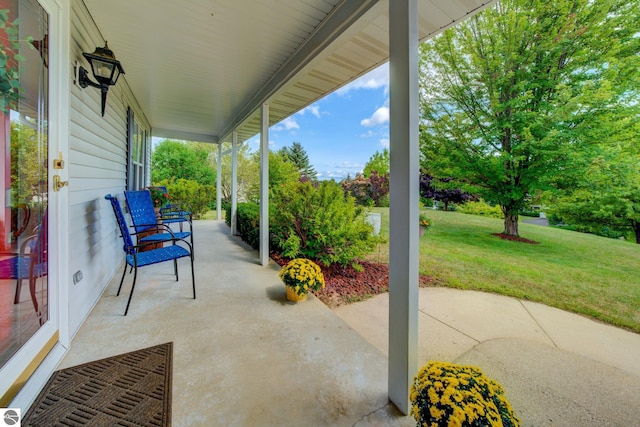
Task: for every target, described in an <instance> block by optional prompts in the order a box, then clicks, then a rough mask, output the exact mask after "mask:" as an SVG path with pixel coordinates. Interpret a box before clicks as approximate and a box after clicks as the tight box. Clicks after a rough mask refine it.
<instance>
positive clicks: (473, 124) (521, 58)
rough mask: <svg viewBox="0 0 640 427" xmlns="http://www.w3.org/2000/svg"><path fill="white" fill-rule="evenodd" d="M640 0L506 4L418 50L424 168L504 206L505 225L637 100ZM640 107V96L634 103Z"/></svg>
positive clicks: (514, 226) (513, 224)
mask: <svg viewBox="0 0 640 427" xmlns="http://www.w3.org/2000/svg"><path fill="white" fill-rule="evenodd" d="M638 9H639V2H638V1H637V0H635V1H626V0H625V1H623V0H598V1H592V0H556V1H553V2H549V1H546V0H503V1H501V2H500V3H498V4H497V5H496V6H494V7H492V8H490V9H487V10H485V11H484V12H482V13H480V14H478V15H476V16H475V17H473V18H471V19H469V20H467V21H465V22H464V23H462V24H460V25H457V26H456V27H454V28H452V29H449V30H447V31H445V32H444V33H443V34H442V35H441V36H439V37H437V38H435V39H433V40H431V41H430V42H428V43H425V44H423V45H422V46H421V71H422V74H421V77H422V82H421V83H422V86H421V107H422V112H423V119H424V120H423V125H422V127H421V152H422V167H423V170H424V172H425V173H428V174H429V175H432V176H434V177H436V178H450V177H451V178H453V180H454V182H453V183H454V184H455V185H457V186H459V187H460V188H463V189H464V190H466V191H467V192H471V193H474V194H479V195H480V196H481V197H483V198H484V199H485V200H487V201H490V202H494V203H497V204H499V205H500V207H501V208H502V212H503V214H504V231H503V232H504V233H506V234H509V235H514V236H517V235H518V213H519V211H520V210H521V209H522V208H523V207H525V205H526V203H527V199H528V197H529V196H530V195H531V194H533V193H534V192H536V191H537V190H544V189H549V188H551V184H553V182H554V180H555V177H556V176H557V175H559V174H562V173H563V171H567V170H571V169H573V168H574V167H575V164H574V163H575V162H577V163H579V164H584V163H589V161H586V160H584V159H581V158H579V157H577V156H575V153H584V155H585V156H590V155H592V151H593V150H592V149H591V148H590V147H589V145H591V144H594V143H596V142H600V141H595V140H594V139H593V134H594V129H598V128H602V127H603V126H604V127H607V126H609V120H610V115H609V114H608V112H609V111H611V109H615V108H619V107H620V106H621V105H626V106H627V107H629V108H630V106H631V107H632V106H633V103H632V102H630V99H632V98H633V97H636V96H637V88H638V86H637V83H638V81H637V75H638V44H639V42H640V38H638V37H637V33H638V31H639V26H638V25H639V24H638V23H639V22H640V16H639V13H638ZM636 104H637V103H636Z"/></svg>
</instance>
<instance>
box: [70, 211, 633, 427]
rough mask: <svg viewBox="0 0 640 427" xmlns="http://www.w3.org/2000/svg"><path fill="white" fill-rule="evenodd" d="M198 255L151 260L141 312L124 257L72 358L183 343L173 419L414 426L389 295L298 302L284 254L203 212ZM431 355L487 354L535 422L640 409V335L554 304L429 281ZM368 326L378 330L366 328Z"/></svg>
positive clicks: (490, 369) (627, 421)
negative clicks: (194, 295) (279, 259)
mask: <svg viewBox="0 0 640 427" xmlns="http://www.w3.org/2000/svg"><path fill="white" fill-rule="evenodd" d="M194 226H195V232H196V234H195V245H196V286H197V292H198V299H197V300H193V299H191V283H190V271H189V266H188V262H187V261H183V262H182V263H181V264H180V273H181V280H180V281H179V282H175V281H174V280H173V278H172V277H173V276H172V268H171V266H170V265H166V266H165V265H161V266H153V267H148V268H145V269H141V271H140V273H139V279H138V280H139V282H138V285H137V286H136V292H135V294H134V297H133V300H132V303H131V308H130V310H129V314H128V315H127V316H126V317H124V316H122V313H123V312H124V307H125V304H126V298H127V295H128V291H129V287H128V286H127V285H129V286H130V283H131V276H128V278H127V279H125V287H124V290H123V292H124V295H121V296H120V297H116V296H115V292H116V289H117V285H118V282H119V279H120V275H121V274H122V270H120V271H119V272H117V273H116V275H115V276H114V279H113V280H112V281H111V283H110V285H109V287H108V289H107V290H106V292H105V293H104V295H103V297H102V298H101V300H100V301H99V303H98V304H97V306H96V307H95V309H94V310H93V312H92V313H91V315H90V316H89V318H88V319H87V321H86V322H85V324H84V325H83V326H82V328H81V329H80V331H79V332H78V334H77V336H76V337H75V338H74V340H73V342H72V347H71V350H70V351H69V353H68V355H67V356H66V358H65V359H64V361H63V363H62V365H61V366H60V368H65V367H69V366H73V365H77V364H80V363H84V362H88V361H91V360H96V359H100V358H104V357H109V356H112V355H115V354H119V353H123V352H128V351H133V350H136V349H140V348H144V347H148V346H152V345H156V344H161V343H164V342H168V341H173V343H174V355H173V367H174V370H173V402H172V420H173V425H174V426H218V425H220V426H302V425H307V426H324V425H328V426H404V425H406V426H413V425H415V422H414V421H413V419H412V418H411V417H406V416H402V415H401V414H400V413H399V412H398V411H397V410H396V409H395V407H394V406H393V405H391V404H390V403H388V400H387V356H386V354H387V352H388V348H387V342H388V341H387V339H388V338H387V335H388V326H387V325H388V294H383V295H379V296H377V297H375V298H373V299H370V300H367V301H364V302H360V303H356V304H351V305H348V306H343V307H339V308H337V309H336V310H331V309H329V308H328V307H326V306H325V305H324V304H323V303H322V302H320V301H319V300H318V299H317V298H315V297H313V296H310V297H309V300H308V301H306V302H303V303H298V304H294V303H289V302H287V301H286V297H285V290H284V287H283V285H282V283H281V282H280V280H279V278H278V275H277V272H278V270H279V267H278V266H277V265H276V264H275V263H273V264H271V265H269V266H268V267H262V266H261V265H259V263H258V253H257V252H256V251H253V250H251V249H250V248H249V247H247V246H246V245H245V244H244V243H242V242H241V241H240V240H239V239H238V238H237V237H231V236H230V235H229V228H228V227H227V226H226V225H225V224H224V222H222V221H196V222H195V223H194ZM419 304H420V313H419V319H420V320H419V323H420V339H419V344H420V345H419V362H420V364H421V365H422V364H424V363H426V362H427V361H428V360H430V359H437V360H444V361H451V362H456V363H463V364H472V365H477V366H480V367H481V369H482V370H483V371H484V372H485V373H486V374H487V375H488V376H490V377H491V378H493V379H495V380H496V381H498V382H499V383H501V384H502V385H503V386H504V388H505V390H506V393H507V397H508V398H509V400H510V401H511V403H512V404H513V406H514V409H515V411H516V415H518V416H519V417H520V418H521V420H522V425H523V426H577V425H579V426H629V425H637V421H638V420H639V419H640V405H637V401H638V395H640V362H639V361H640V335H638V334H634V333H632V332H628V331H624V330H621V329H617V328H614V327H611V326H608V325H604V324H602V323H598V322H594V321H592V320H589V319H586V318H584V317H582V316H578V315H575V314H571V313H566V312H563V311H560V310H556V309H553V308H550V307H546V306H543V305H541V304H536V303H531V302H526V301H519V300H516V299H513V298H507V297H503V296H499V295H492V294H485V293H480V292H470V291H458V290H452V289H443V288H427V289H420V303H419ZM365 337H366V338H365Z"/></svg>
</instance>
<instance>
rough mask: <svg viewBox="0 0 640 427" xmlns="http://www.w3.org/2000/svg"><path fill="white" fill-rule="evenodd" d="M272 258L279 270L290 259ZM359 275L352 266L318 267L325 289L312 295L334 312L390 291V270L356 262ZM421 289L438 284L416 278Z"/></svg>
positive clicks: (273, 255)
mask: <svg viewBox="0 0 640 427" xmlns="http://www.w3.org/2000/svg"><path fill="white" fill-rule="evenodd" d="M271 258H272V259H273V260H274V261H275V262H276V263H277V264H278V265H280V266H283V265H285V264H287V262H289V259H287V258H282V257H280V256H279V255H277V254H272V255H271ZM359 264H360V265H361V266H362V271H357V270H355V269H354V268H353V267H352V266H347V267H343V266H341V265H337V264H334V265H332V266H330V267H325V266H323V265H322V264H318V265H319V266H320V269H321V270H322V274H323V275H324V281H325V284H326V286H325V288H324V289H323V290H321V291H318V292H314V293H313V294H314V295H315V296H317V297H318V298H319V299H320V300H321V301H322V302H324V303H325V304H326V305H327V306H329V307H331V308H333V307H337V306H339V305H342V304H349V303H353V302H357V301H362V300H365V299H367V298H371V297H373V296H375V295H378V294H381V293H385V292H388V291H389V266H388V265H386V264H378V263H373V262H366V261H359ZM419 283H420V286H436V285H437V281H436V280H435V279H434V278H432V277H430V276H426V275H421V276H420V277H419Z"/></svg>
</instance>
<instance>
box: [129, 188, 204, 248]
mask: <svg viewBox="0 0 640 427" xmlns="http://www.w3.org/2000/svg"><path fill="white" fill-rule="evenodd" d="M124 197H125V199H126V201H127V207H128V208H129V214H130V215H131V221H132V222H133V226H134V228H135V229H136V233H138V234H140V233H143V234H145V232H149V231H152V232H153V233H155V234H151V235H150V236H145V237H142V238H141V242H145V243H146V242H151V241H156V242H157V241H163V240H164V239H165V238H166V236H159V235H158V234H157V233H159V232H160V230H159V227H160V225H159V222H158V220H161V221H162V225H163V226H165V227H166V229H169V226H170V224H180V225H182V224H184V223H185V222H186V223H188V224H189V231H180V232H177V233H174V234H175V235H176V237H178V238H180V239H185V238H187V237H189V239H190V240H191V247H192V248H193V229H192V224H191V218H190V217H186V216H180V215H171V216H168V217H164V216H161V217H160V218H158V217H156V212H155V210H154V208H153V200H151V193H149V190H139V191H125V192H124Z"/></svg>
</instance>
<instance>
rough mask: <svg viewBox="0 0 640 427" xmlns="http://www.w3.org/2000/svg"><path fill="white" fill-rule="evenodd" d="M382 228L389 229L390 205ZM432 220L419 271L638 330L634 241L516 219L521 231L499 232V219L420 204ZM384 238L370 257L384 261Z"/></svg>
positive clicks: (638, 261) (638, 263)
mask: <svg viewBox="0 0 640 427" xmlns="http://www.w3.org/2000/svg"><path fill="white" fill-rule="evenodd" d="M374 210H375V211H376V212H381V213H382V224H381V233H382V234H383V235H388V231H389V209H385V208H375V209H374ZM425 213H426V214H427V215H428V216H429V217H430V218H431V219H432V222H433V226H432V227H431V228H430V230H429V231H428V232H427V233H425V235H424V236H423V237H422V239H421V240H420V274H427V275H430V276H432V277H434V278H435V279H436V281H437V283H439V284H441V285H443V286H448V287H452V288H460V289H475V290H480V291H486V292H495V293H499V294H503V295H509V296H513V297H517V298H523V299H527V300H531V301H537V302H541V303H543V304H546V305H549V306H553V307H558V308H561V309H564V310H569V311H573V312H576V313H581V314H584V315H587V316H590V317H593V318H596V319H600V320H602V321H605V322H608V323H612V324H614V325H617V326H622V327H626V328H629V329H632V330H634V331H636V332H640V274H639V273H640V245H636V244H634V243H630V242H624V241H620V240H614V239H607V238H604V237H599V236H594V235H590V234H583V233H577V232H573V231H567V230H560V229H557V228H552V227H541V226H537V225H531V224H524V223H522V221H521V222H520V236H521V237H524V238H527V239H530V240H535V241H536V242H539V243H540V244H537V245H533V244H526V243H520V242H512V241H506V240H502V239H499V238H498V237H496V236H492V235H491V233H498V232H500V231H502V220H499V219H493V218H484V217H480V216H475V215H465V214H460V213H455V212H443V211H432V210H427V211H425ZM388 252H389V248H388V243H387V244H381V245H380V246H379V247H378V248H377V249H376V251H375V252H374V253H373V254H372V255H371V257H370V260H371V261H376V262H383V263H386V262H388Z"/></svg>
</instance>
